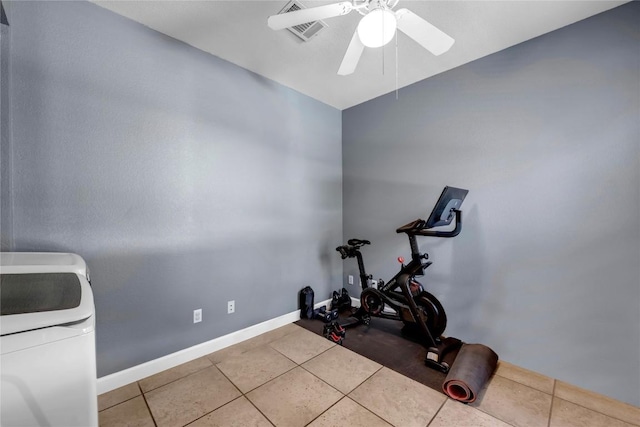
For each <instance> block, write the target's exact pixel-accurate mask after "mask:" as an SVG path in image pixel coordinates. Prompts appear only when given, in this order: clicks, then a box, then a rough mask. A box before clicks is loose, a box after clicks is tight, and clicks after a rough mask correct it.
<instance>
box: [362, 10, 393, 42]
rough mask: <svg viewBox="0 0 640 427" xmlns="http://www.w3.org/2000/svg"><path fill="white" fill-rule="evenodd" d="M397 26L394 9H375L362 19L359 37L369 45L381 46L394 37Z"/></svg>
mask: <svg viewBox="0 0 640 427" xmlns="http://www.w3.org/2000/svg"><path fill="white" fill-rule="evenodd" d="M396 27H397V22H396V16H395V14H394V13H393V12H392V11H390V10H386V9H375V10H372V11H371V12H369V13H367V14H366V15H365V16H364V17H363V18H362V19H361V20H360V23H359V24H358V37H360V41H361V42H362V44H363V45H365V46H367V47H381V46H384V45H386V44H387V43H389V42H390V41H391V39H393V36H394V34H395V33H396Z"/></svg>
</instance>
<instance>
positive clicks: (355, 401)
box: [345, 386, 396, 427]
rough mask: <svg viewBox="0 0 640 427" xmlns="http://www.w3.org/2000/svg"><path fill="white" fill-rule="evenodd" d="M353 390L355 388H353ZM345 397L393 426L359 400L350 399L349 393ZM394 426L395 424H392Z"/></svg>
mask: <svg viewBox="0 0 640 427" xmlns="http://www.w3.org/2000/svg"><path fill="white" fill-rule="evenodd" d="M358 387H359V386H358ZM354 390H355V389H354ZM345 397H348V398H349V400H351V401H352V402H354V403H355V404H356V405H358V406H360V407H361V408H362V409H364V410H365V411H368V412H371V413H372V414H373V415H375V416H376V417H378V418H380V419H381V420H382V421H384V422H385V423H387V424H389V425H391V426H393V424H391V422H390V421H387V420H386V419H384V418H382V417H381V416H380V415H378V414H376V413H375V412H373V411H372V410H371V409H369V408H367V407H366V406H364V405H363V404H361V403H360V402H358V401H357V400H355V399H352V398H350V397H349V395H346V396H345ZM394 427H396V426H394Z"/></svg>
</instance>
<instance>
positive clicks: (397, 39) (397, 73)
mask: <svg viewBox="0 0 640 427" xmlns="http://www.w3.org/2000/svg"><path fill="white" fill-rule="evenodd" d="M397 100H398V32H397V31H396V101H397Z"/></svg>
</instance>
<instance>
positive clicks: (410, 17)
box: [267, 0, 455, 76]
mask: <svg viewBox="0 0 640 427" xmlns="http://www.w3.org/2000/svg"><path fill="white" fill-rule="evenodd" d="M398 1H399V0H352V1H343V2H340V3H334V4H328V5H324V6H318V7H312V8H308V9H300V10H295V11H292V12H287V13H282V14H279V15H273V16H270V17H269V19H268V20H267V24H268V25H269V27H270V28H271V29H273V30H282V29H284V28H289V27H293V26H296V25H301V24H305V23H307V22H313V21H319V20H321V19H326V18H333V17H335V16H341V15H346V14H348V13H349V12H351V11H353V10H355V11H357V12H358V13H360V14H361V15H362V16H363V17H362V19H361V20H360V23H359V24H358V27H357V28H356V31H355V32H354V34H353V37H352V38H351V42H350V43H349V47H348V48H347V52H346V53H345V55H344V58H343V59H342V63H341V64H340V68H339V69H338V74H340V75H343V76H344V75H348V74H351V73H353V72H354V71H355V69H356V66H357V65H358V61H359V60H360V56H361V55H362V52H363V51H364V48H365V47H381V46H384V45H385V44H387V43H389V42H390V41H391V40H392V39H393V36H394V35H395V33H396V29H397V30H400V31H402V32H403V33H405V34H406V35H407V36H409V37H410V38H412V39H413V40H415V41H416V42H417V43H418V44H420V45H421V46H422V47H424V48H425V49H427V50H428V51H429V52H431V53H432V54H434V55H436V56H437V55H441V54H443V53H444V52H446V51H448V50H449V49H450V48H451V46H453V43H454V42H455V40H454V39H453V38H452V37H450V36H448V35H447V34H445V33H444V32H442V31H441V30H439V29H438V28H436V27H434V26H433V25H432V24H430V23H429V22H427V21H425V20H424V19H422V18H421V17H419V16H418V15H416V14H415V13H413V12H411V11H410V10H408V9H398V10H396V11H394V10H393V8H394V7H396V5H397V4H398Z"/></svg>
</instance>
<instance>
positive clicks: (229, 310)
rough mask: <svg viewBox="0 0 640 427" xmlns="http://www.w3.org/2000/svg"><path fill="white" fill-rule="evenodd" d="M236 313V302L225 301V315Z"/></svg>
mask: <svg viewBox="0 0 640 427" xmlns="http://www.w3.org/2000/svg"><path fill="white" fill-rule="evenodd" d="M235 312H236V302H235V301H227V314H231V313H235Z"/></svg>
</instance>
